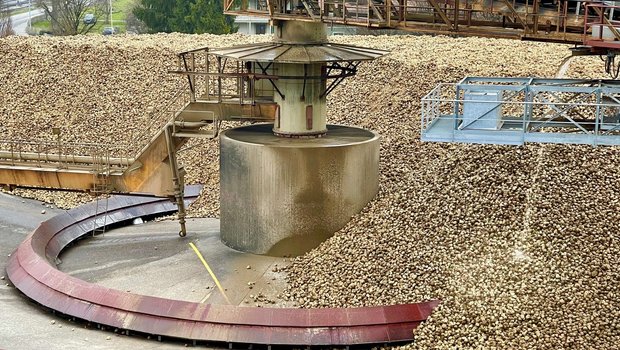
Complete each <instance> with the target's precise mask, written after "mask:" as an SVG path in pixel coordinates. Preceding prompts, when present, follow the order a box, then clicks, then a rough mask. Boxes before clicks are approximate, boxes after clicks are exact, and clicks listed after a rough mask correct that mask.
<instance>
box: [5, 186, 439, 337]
mask: <svg viewBox="0 0 620 350" xmlns="http://www.w3.org/2000/svg"><path fill="white" fill-rule="evenodd" d="M199 192H200V187H199V186H188V187H187V189H186V190H185V194H186V201H187V202H188V204H189V202H191V201H193V200H195V199H196V198H197V196H198V193H199ZM175 210H176V204H174V203H172V202H170V201H169V200H168V199H163V198H155V197H139V196H114V197H111V198H110V199H109V202H108V212H107V214H105V215H106V216H107V217H106V219H105V220H104V219H103V216H102V215H99V216H95V215H96V205H95V204H92V203H91V204H87V205H84V206H81V207H78V208H75V209H72V210H69V211H66V212H64V213H62V214H60V215H57V216H55V217H53V218H51V219H50V220H47V221H45V222H43V223H41V225H40V226H39V227H37V228H36V229H35V230H34V231H33V232H32V233H31V234H30V235H29V236H28V237H27V238H26V240H25V241H24V242H23V243H21V244H20V246H19V247H18V248H17V250H16V252H15V253H14V254H12V255H11V258H10V260H9V265H8V267H7V274H8V277H9V278H10V280H11V282H13V284H14V285H15V287H17V288H18V289H19V290H20V291H21V292H22V293H24V294H25V295H26V296H28V297H29V298H31V299H33V300H34V301H36V302H38V303H40V304H42V305H44V306H46V307H49V308H51V309H53V310H56V311H59V312H61V313H63V314H66V315H70V316H73V317H77V318H80V319H83V320H86V321H89V322H94V323H98V324H102V325H107V326H110V327H114V328H119V329H125V330H131V331H137V332H142V333H147V334H154V335H161V336H166V337H174V338H183V339H190V340H194V341H208V342H226V343H247V344H262V345H293V346H310V345H358V344H382V343H391V342H402V341H409V340H412V339H413V330H414V329H415V328H416V327H417V326H418V325H420V323H421V322H422V321H424V320H426V318H428V316H429V315H430V314H431V312H432V310H433V309H434V308H435V307H436V306H437V304H438V301H428V302H423V303H417V304H404V305H390V306H376V307H363V308H324V309H291V308H253V307H239V306H230V305H215V304H201V303H193V302H187V301H180V300H172V299H164V298H157V297H152V296H146V295H137V294H132V293H126V292H123V291H119V290H115V289H110V288H106V287H103V286H99V285H97V284H93V283H88V282H85V281H83V280H80V279H77V278H75V277H73V276H70V275H67V274H65V273H63V272H61V271H59V270H58V269H56V266H55V265H54V259H55V258H56V257H57V256H58V255H59V254H60V252H61V251H62V249H64V248H65V247H66V246H67V245H68V244H70V243H71V242H72V241H74V240H76V239H78V238H79V237H81V236H83V235H85V234H88V233H89V232H91V231H92V230H93V227H94V226H97V225H101V224H102V223H104V222H105V223H107V224H108V225H109V224H112V223H120V222H126V221H129V220H131V219H133V218H136V217H141V216H147V215H162V214H166V213H170V212H173V211H175ZM96 223H97V225H96Z"/></svg>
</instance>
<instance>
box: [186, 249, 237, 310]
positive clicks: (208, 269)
mask: <svg viewBox="0 0 620 350" xmlns="http://www.w3.org/2000/svg"><path fill="white" fill-rule="evenodd" d="M189 246H190V247H192V249H193V250H194V252H196V255H198V258H199V259H200V261H202V264H203V265H204V266H205V267H206V268H207V271H209V275H211V278H213V281H215V285H217V288H218V289H219V290H220V292H221V293H222V295H223V296H224V299H226V302H228V304H231V302H230V300H228V297H227V296H226V293H224V288H222V285H221V284H220V281H218V280H217V277H215V274H214V273H213V271H211V268H210V267H209V264H207V261H206V260H205V258H203V257H202V254H200V251H199V250H198V248H196V246H195V245H194V243H191V242H190V243H189Z"/></svg>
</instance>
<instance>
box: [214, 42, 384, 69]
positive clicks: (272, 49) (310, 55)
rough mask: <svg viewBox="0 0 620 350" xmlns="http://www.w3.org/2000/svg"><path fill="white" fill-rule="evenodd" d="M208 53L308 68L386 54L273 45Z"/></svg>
mask: <svg viewBox="0 0 620 350" xmlns="http://www.w3.org/2000/svg"><path fill="white" fill-rule="evenodd" d="M209 53H210V54H213V55H216V56H221V57H228V58H233V59H237V60H240V61H259V62H276V63H300V64H308V63H326V62H347V61H369V60H374V59H375V58H378V57H381V56H383V55H385V54H387V53H388V52H387V51H384V50H377V49H371V48H366V47H358V46H352V45H343V44H335V43H321V44H286V43H275V42H272V43H260V44H249V45H238V46H231V47H226V48H219V49H211V50H209Z"/></svg>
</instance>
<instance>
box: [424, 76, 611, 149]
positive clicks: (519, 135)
mask: <svg viewBox="0 0 620 350" xmlns="http://www.w3.org/2000/svg"><path fill="white" fill-rule="evenodd" d="M421 139H422V141H427V142H462V143H480V144H502V145H522V144H524V143H526V142H537V143H560V144H585V145H592V146H599V145H600V146H603V145H604V146H617V145H620V83H619V82H617V81H605V80H577V79H536V78H479V77H468V78H465V79H463V80H462V81H461V82H459V83H457V84H440V85H439V86H437V87H436V88H435V89H433V90H432V91H431V92H430V93H429V94H427V95H426V96H425V97H424V98H423V99H422V125H421Z"/></svg>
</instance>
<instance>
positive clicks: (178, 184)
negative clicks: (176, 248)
mask: <svg viewBox="0 0 620 350" xmlns="http://www.w3.org/2000/svg"><path fill="white" fill-rule="evenodd" d="M172 128H173V125H172V124H171V125H169V126H167V127H166V146H167V148H168V159H169V161H170V170H171V171H172V182H173V186H174V198H175V200H176V202H177V207H178V208H179V212H178V214H177V217H178V219H179V224H180V225H181V230H180V231H179V236H181V237H185V236H186V235H187V230H186V229H185V202H184V201H183V197H184V193H183V190H184V188H185V184H184V181H183V177H184V176H183V172H182V171H180V170H179V165H178V163H177V152H176V148H175V146H174V140H173V139H172V138H173V137H174V136H173V134H172Z"/></svg>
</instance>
